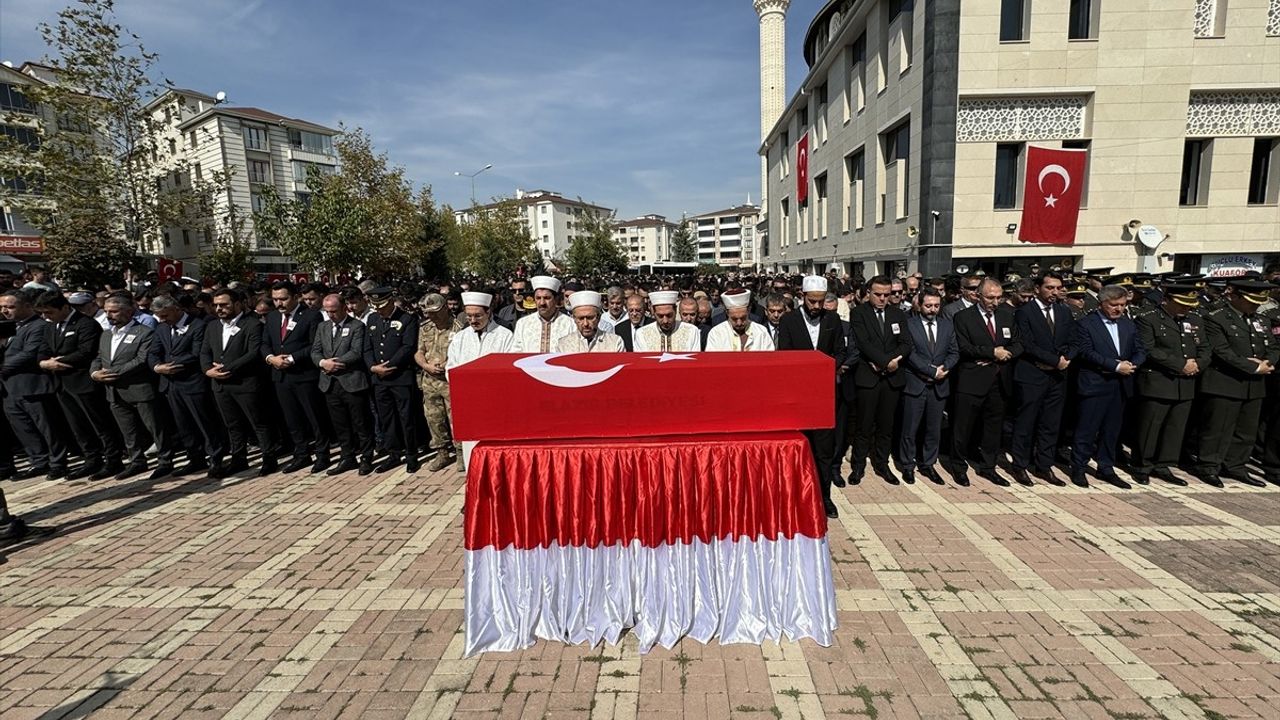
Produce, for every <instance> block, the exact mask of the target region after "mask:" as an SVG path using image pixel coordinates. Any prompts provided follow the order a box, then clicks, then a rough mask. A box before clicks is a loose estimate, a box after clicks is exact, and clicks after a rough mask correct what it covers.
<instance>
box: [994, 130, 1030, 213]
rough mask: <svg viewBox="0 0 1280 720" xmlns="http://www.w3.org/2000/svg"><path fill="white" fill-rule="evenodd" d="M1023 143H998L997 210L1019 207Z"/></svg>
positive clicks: (995, 204) (995, 205)
mask: <svg viewBox="0 0 1280 720" xmlns="http://www.w3.org/2000/svg"><path fill="white" fill-rule="evenodd" d="M1023 146H1024V145H1023V143H999V144H997V145H996V188H995V203H994V207H995V209H996V210H1012V209H1013V208H1016V207H1018V178H1019V177H1021V173H1020V172H1019V170H1020V169H1021V167H1022V149H1023Z"/></svg>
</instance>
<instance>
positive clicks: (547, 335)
mask: <svg viewBox="0 0 1280 720" xmlns="http://www.w3.org/2000/svg"><path fill="white" fill-rule="evenodd" d="M539 347H540V348H541V352H544V353H545V352H551V323H549V322H547V321H546V320H543V321H542V343H541V344H540V345H539Z"/></svg>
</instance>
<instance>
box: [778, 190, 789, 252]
mask: <svg viewBox="0 0 1280 720" xmlns="http://www.w3.org/2000/svg"><path fill="white" fill-rule="evenodd" d="M790 237H791V198H782V238H781V240H782V242H781V243H780V244H781V245H782V247H786V246H787V243H788V239H789V238H790Z"/></svg>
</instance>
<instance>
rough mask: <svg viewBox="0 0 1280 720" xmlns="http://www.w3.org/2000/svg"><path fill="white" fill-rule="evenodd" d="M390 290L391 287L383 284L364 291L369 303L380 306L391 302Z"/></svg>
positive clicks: (376, 306)
mask: <svg viewBox="0 0 1280 720" xmlns="http://www.w3.org/2000/svg"><path fill="white" fill-rule="evenodd" d="M391 292H392V291H391V288H389V287H387V286H385V285H383V286H381V287H376V288H373V289H372V290H368V291H366V292H365V295H366V296H367V297H368V298H369V304H370V305H372V306H374V307H375V308H380V307H382V306H384V305H386V304H387V303H389V302H391Z"/></svg>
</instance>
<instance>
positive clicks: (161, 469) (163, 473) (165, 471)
mask: <svg viewBox="0 0 1280 720" xmlns="http://www.w3.org/2000/svg"><path fill="white" fill-rule="evenodd" d="M172 474H173V464H172V463H160V464H159V465H157V466H156V469H155V470H153V471H151V477H149V478H147V479H148V480H150V481H151V482H155V481H157V480H160V479H161V478H166V477H168V476H170V475H172Z"/></svg>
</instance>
